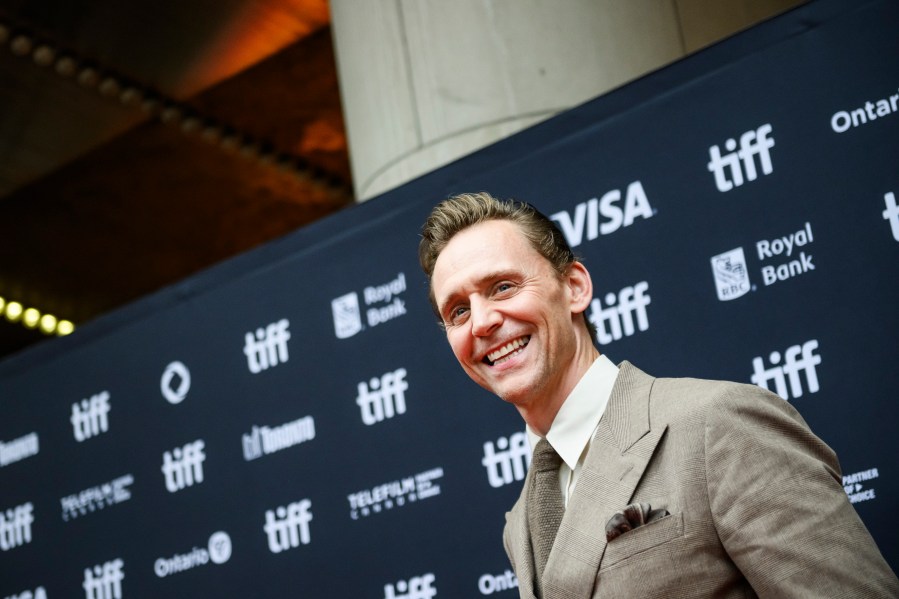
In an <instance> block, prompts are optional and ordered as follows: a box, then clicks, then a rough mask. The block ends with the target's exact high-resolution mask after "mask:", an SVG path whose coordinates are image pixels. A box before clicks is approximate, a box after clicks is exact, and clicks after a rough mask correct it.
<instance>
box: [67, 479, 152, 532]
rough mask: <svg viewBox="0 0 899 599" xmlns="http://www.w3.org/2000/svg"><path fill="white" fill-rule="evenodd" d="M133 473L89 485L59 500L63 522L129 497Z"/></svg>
mask: <svg viewBox="0 0 899 599" xmlns="http://www.w3.org/2000/svg"><path fill="white" fill-rule="evenodd" d="M133 484H134V475H132V474H125V475H123V476H120V477H118V478H115V479H113V480H111V481H109V482H106V483H103V484H100V485H96V486H93V487H89V488H87V489H84V490H83V491H80V492H78V493H72V494H71V495H66V496H65V497H63V498H62V499H60V500H59V503H60V506H61V507H62V519H63V522H68V521H69V520H74V519H75V518H79V517H81V516H85V515H87V514H90V513H93V512H96V511H99V510H102V509H105V508H108V507H111V506H113V505H117V504H119V503H122V502H124V501H128V500H129V499H131V489H129V488H128V487H130V486H131V485H133Z"/></svg>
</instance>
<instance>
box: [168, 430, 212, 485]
mask: <svg viewBox="0 0 899 599" xmlns="http://www.w3.org/2000/svg"><path fill="white" fill-rule="evenodd" d="M204 447H206V444H205V443H204V442H203V440H202V439H197V440H196V441H194V442H192V443H188V444H187V445H185V446H184V447H176V448H175V449H173V450H172V451H166V452H165V453H163V454H162V474H163V475H164V476H165V488H166V489H167V490H168V492H169V493H175V492H177V491H180V490H181V489H184V488H185V487H191V486H193V485H194V483H196V484H200V483H202V482H203V462H204V461H206V454H205V453H203V448H204Z"/></svg>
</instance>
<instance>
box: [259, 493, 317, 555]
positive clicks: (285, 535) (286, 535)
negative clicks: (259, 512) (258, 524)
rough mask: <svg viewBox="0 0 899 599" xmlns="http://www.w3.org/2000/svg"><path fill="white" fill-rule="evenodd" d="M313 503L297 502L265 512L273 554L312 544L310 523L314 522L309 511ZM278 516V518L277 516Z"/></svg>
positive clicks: (269, 548) (305, 500) (266, 526)
mask: <svg viewBox="0 0 899 599" xmlns="http://www.w3.org/2000/svg"><path fill="white" fill-rule="evenodd" d="M311 507H312V502H311V501H309V500H308V499H303V500H301V501H295V502H293V503H291V504H289V505H288V506H286V507H284V506H280V507H277V508H275V510H274V511H272V510H265V526H264V527H263V528H264V530H265V534H266V536H267V537H268V550H269V551H271V552H272V553H281V552H282V551H286V550H288V549H293V548H294V547H299V546H300V544H301V543H302V544H303V545H308V544H309V542H310V540H311V539H310V536H309V522H310V521H311V520H312V512H311V511H309V509H310V508H311ZM276 514H277V518H275V515H276Z"/></svg>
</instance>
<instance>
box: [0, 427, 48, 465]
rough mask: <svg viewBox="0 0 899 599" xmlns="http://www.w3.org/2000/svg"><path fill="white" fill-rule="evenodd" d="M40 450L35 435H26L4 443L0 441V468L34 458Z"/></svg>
mask: <svg viewBox="0 0 899 599" xmlns="http://www.w3.org/2000/svg"><path fill="white" fill-rule="evenodd" d="M40 449H41V447H40V442H39V439H38V436H37V433H28V434H27V435H23V436H21V437H19V438H18V439H13V440H12V441H8V442H6V443H4V442H3V441H0V468H2V467H3V466H8V465H10V464H14V463H15V462H20V461H22V460H24V459H25V458H30V457H31V456H35V455H37V454H38V452H39V451H40Z"/></svg>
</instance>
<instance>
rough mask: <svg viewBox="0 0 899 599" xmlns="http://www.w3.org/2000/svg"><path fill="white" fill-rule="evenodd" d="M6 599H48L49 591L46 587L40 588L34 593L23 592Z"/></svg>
mask: <svg viewBox="0 0 899 599" xmlns="http://www.w3.org/2000/svg"><path fill="white" fill-rule="evenodd" d="M4 599H47V591H46V590H45V589H44V587H38V588H36V589H34V590H33V591H22V592H21V593H16V594H15V595H9V596H8V597H5V598H4Z"/></svg>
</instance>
